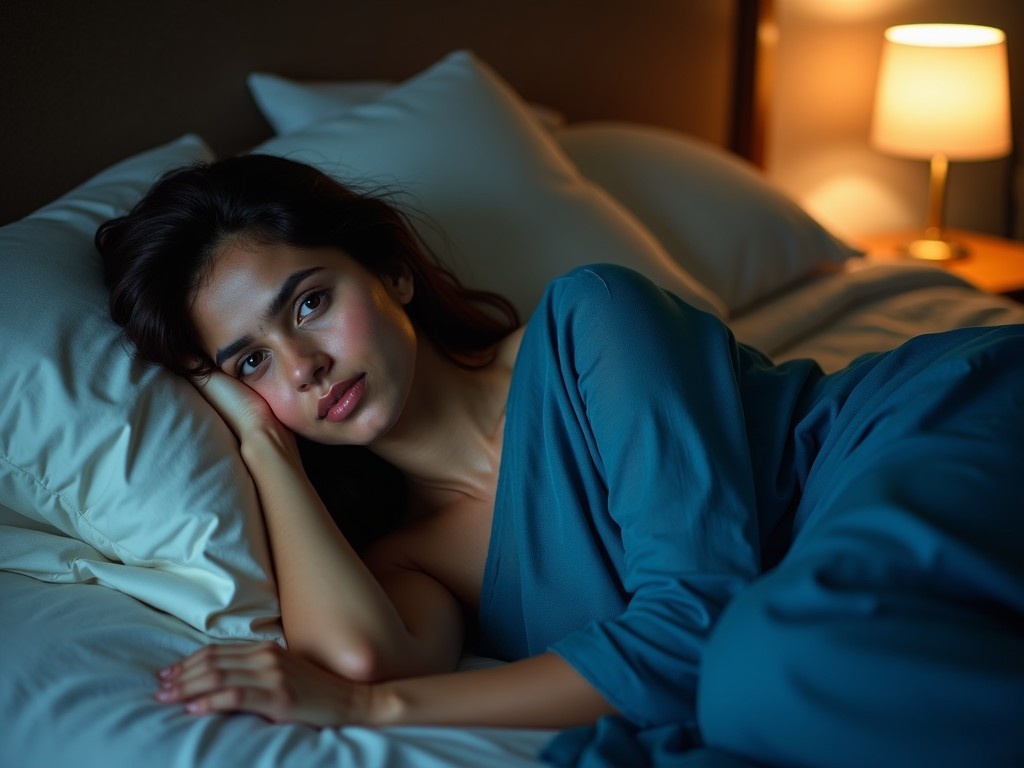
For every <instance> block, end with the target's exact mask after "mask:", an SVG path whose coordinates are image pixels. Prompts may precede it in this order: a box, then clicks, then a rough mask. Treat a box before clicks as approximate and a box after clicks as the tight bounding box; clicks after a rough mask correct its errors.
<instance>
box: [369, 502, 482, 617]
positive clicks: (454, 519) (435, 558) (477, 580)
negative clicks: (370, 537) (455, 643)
mask: <svg viewBox="0 0 1024 768" xmlns="http://www.w3.org/2000/svg"><path fill="white" fill-rule="evenodd" d="M491 519H492V513H491V510H490V509H484V508H482V507H480V506H478V505H474V504H472V503H460V504H451V505H448V506H446V507H444V508H442V509H438V510H433V511H431V512H429V513H425V514H422V515H419V516H416V517H413V518H412V519H411V520H410V521H409V522H407V523H405V524H403V525H401V526H399V527H398V528H396V529H395V530H394V531H392V532H390V533H388V534H386V535H385V536H383V537H381V538H380V539H379V540H377V541H376V542H375V543H374V544H373V545H372V546H371V547H370V548H369V549H368V550H367V552H366V553H365V554H364V556H363V559H364V561H365V562H366V565H367V567H368V568H369V569H370V570H371V571H372V572H373V573H374V575H375V576H377V577H378V578H381V579H383V578H386V577H388V576H389V575H393V574H394V573H395V572H396V571H403V570H404V571H416V572H420V573H423V574H426V575H427V576H430V577H431V578H433V579H434V580H436V581H438V582H440V583H441V584H442V585H444V586H445V587H446V588H447V589H448V590H449V591H450V592H452V594H454V595H455V597H456V598H457V599H458V600H459V602H461V603H463V604H464V605H469V606H472V607H475V606H476V604H477V602H478V601H479V596H480V586H481V584H482V582H483V572H484V564H485V562H486V559H487V547H488V544H489V542H490V532H491Z"/></svg>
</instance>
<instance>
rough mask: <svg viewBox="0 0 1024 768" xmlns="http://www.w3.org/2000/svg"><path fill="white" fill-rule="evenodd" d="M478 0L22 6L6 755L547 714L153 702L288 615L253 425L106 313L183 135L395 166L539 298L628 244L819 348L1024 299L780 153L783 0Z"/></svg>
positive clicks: (747, 330)
mask: <svg viewBox="0 0 1024 768" xmlns="http://www.w3.org/2000/svg"><path fill="white" fill-rule="evenodd" d="M480 5H481V4H471V3H460V2H454V1H449V2H442V3H430V4H417V3H406V2H380V3H373V4H370V3H330V4H329V3H326V2H318V1H317V0H302V1H301V2H296V3H292V4H289V5H288V7H287V8H284V7H281V6H279V4H272V3H269V2H255V3H246V4H241V3H223V4H209V3H206V4H202V5H201V4H199V3H198V2H181V3H176V4H174V5H173V8H172V7H171V6H168V7H167V8H166V9H162V10H158V9H156V8H155V7H154V8H152V9H149V8H142V7H141V6H142V4H129V3H124V2H120V1H118V0H104V1H103V2H98V3H94V4H90V6H89V10H88V12H86V10H85V9H84V6H83V7H80V4H75V3H71V2H63V3H57V4H45V5H44V4H36V5H34V6H30V4H16V6H15V7H12V8H8V9H5V11H4V15H5V16H6V17H8V18H7V23H6V25H5V27H4V29H5V46H4V51H3V53H0V56H2V57H3V64H4V66H3V67H0V73H2V74H0V77H2V78H4V79H3V80H2V81H0V83H2V85H3V89H4V91H3V92H4V95H5V104H7V105H8V107H9V108H10V109H11V111H10V114H16V115H17V119H16V120H5V121H4V123H5V125H3V126H2V127H0V130H2V131H3V132H4V133H3V137H4V141H3V143H2V148H3V152H4V156H5V158H4V159H5V165H6V171H7V176H6V179H7V183H6V184H5V185H3V189H2V190H0V192H2V194H3V195H4V197H3V199H2V200H0V203H2V205H0V221H2V222H3V223H4V226H3V227H2V228H0V253H2V259H3V263H4V267H3V275H4V277H3V279H2V281H0V313H2V316H3V319H2V322H0V338H2V347H3V349H4V352H5V363H4V366H3V369H2V371H0V376H2V382H0V383H2V389H3V391H4V392H5V393H7V395H8V396H7V397H6V398H5V401H4V403H3V404H2V405H0V622H2V623H3V627H4V629H3V631H2V633H0V680H2V681H3V683H2V686H0V721H2V722H3V723H4V725H3V737H2V739H0V764H2V765H5V766H6V765H10V766H18V767H19V768H22V767H26V768H27V767H30V766H46V767H50V766H60V765H72V764H73V765H78V766H92V765H96V766H99V765H104V766H107V765H138V764H146V765H167V766H203V767H207V766H275V767H279V766H319V765H332V766H340V765H351V766H362V765H387V766H398V767H401V766H417V767H420V766H467V767H468V766H482V765H488V766H491V765H494V766H498V765H500V766H529V765H538V764H540V763H539V761H538V758H537V754H538V752H539V750H540V749H541V748H542V747H543V746H544V745H545V744H546V743H547V742H548V741H549V740H550V738H551V737H552V735H553V734H552V733H551V732H547V731H529V730H512V729H475V728H469V729H456V728H427V727H421V728H395V729H386V730H372V729H366V728H356V727H344V728H338V729H328V730H323V731H318V730H315V729H312V728H307V727H304V726H301V725H275V724H271V723H268V722H266V721H263V720H261V719H260V718H258V717H255V716H248V715H238V716H211V717H204V718H193V717H190V716H187V715H186V714H184V713H183V712H182V711H181V710H179V709H176V708H166V707H164V706H162V705H160V704H158V703H157V702H156V701H155V700H154V698H153V693H154V690H155V685H154V674H155V672H156V670H158V669H160V668H162V667H163V666H165V665H166V664H168V663H170V662H171V661H173V660H175V659H177V658H179V657H181V656H183V655H186V654H188V653H189V652H191V651H193V650H195V649H196V648H198V647H199V646H201V645H202V644H204V643H207V642H210V641H211V640H239V639H273V640H281V638H282V635H281V628H280V622H279V615H278V607H277V603H276V595H275V589H274V582H273V572H272V567H271V563H270V557H269V552H268V548H267V544H266V540H265V537H264V533H263V530H262V524H261V518H260V512H259V509H258V505H257V503H256V499H255V492H254V490H253V488H252V484H251V481H250V480H249V478H248V475H247V473H246V472H245V469H244V467H243V465H242V464H241V460H240V458H239V457H238V455H237V450H235V443H234V441H233V438H232V436H231V435H230V433H229V432H228V430H227V428H226V427H225V426H224V425H223V424H222V423H221V422H220V420H219V419H218V418H217V417H216V415H215V414H214V413H213V412H212V410H211V409H210V408H209V407H208V406H207V405H206V404H205V402H204V401H203V400H202V398H201V397H200V396H199V395H198V394H197V393H196V392H195V391H193V390H192V388H191V387H190V386H189V385H188V384H187V383H186V382H184V381H180V380H177V379H175V378H174V377H172V376H170V375H169V374H167V373H165V372H163V371H159V370H154V369H153V368H151V367H149V366H145V365H143V364H141V363H138V362H135V361H133V360H132V358H131V355H130V352H129V350H127V349H126V348H125V346H124V344H123V342H122V341H121V339H120V336H119V332H118V329H117V328H116V327H115V326H114V325H113V324H112V323H111V321H110V320H109V319H108V318H107V315H106V304H105V290H104V288H103V285H102V278H101V274H100V265H99V261H98V255H97V254H96V253H95V251H94V249H93V245H92V236H93V233H94V231H95V228H96V226H97V225H98V224H99V223H101V222H102V221H104V220H106V219H107V218H109V217H112V216H114V215H116V214H117V213H118V212H120V211H123V210H125V209H126V208H127V207H129V206H130V205H131V204H132V203H133V202H134V201H135V200H136V199H138V197H139V196H141V194H142V193H143V192H144V191H145V189H146V188H147V187H148V185H149V184H150V183H151V182H152V181H153V179H154V178H155V177H156V176H157V175H158V174H159V173H160V172H161V171H163V170H165V169H167V168H169V167H173V166H177V165H183V164H187V163H191V162H194V161H196V160H203V159H210V158H212V157H214V156H224V155H228V154H232V153H236V152H243V151H259V152H267V153H272V154H278V155H284V156H287V157H292V158H296V159H301V160H305V161H307V162H311V163H314V164H317V165H319V166H321V167H323V168H325V169H326V170H328V171H329V172H331V173H335V174H338V175H339V176H342V177H344V178H345V179H347V180H350V181H352V182H353V183H358V184H366V185H371V186H380V185H383V186H386V187H388V188H389V189H394V190H395V194H396V195H397V196H398V199H399V200H401V201H402V202H403V204H407V205H408V206H409V209H410V211H414V216H415V217H417V218H416V221H417V222H418V223H419V225H420V234H421V236H422V237H423V238H424V239H425V240H427V241H428V242H429V243H430V244H431V245H432V246H433V247H434V248H435V250H437V251H438V252H439V253H441V255H442V256H443V257H444V258H445V259H446V261H448V263H449V264H450V265H451V266H452V267H453V268H454V269H455V271H456V272H457V273H458V274H459V275H460V276H461V277H462V278H463V279H464V280H465V281H467V282H469V283H471V284H474V285H477V286H480V287H483V288H491V289H495V290H499V291H502V292H503V293H505V294H506V295H508V296H509V297H510V298H511V299H512V300H513V301H514V303H515V304H516V306H517V307H518V308H519V310H520V312H521V313H522V314H523V315H524V316H527V315H528V313H529V310H530V308H531V306H532V305H533V304H534V303H535V302H536V301H537V299H538V297H539V295H540V291H541V289H542V286H543V284H544V283H545V281H546V280H547V279H549V278H551V277H554V276H555V275H557V274H560V273H562V272H564V271H566V270H567V269H570V268H571V267H573V266H575V265H577V264H581V263H585V262H593V261H610V262H616V263H621V264H625V265H627V266H631V267H633V268H635V269H638V270H639V271H641V272H644V273H645V274H647V275H648V276H650V277H652V278H653V279H655V280H656V281H658V282H659V283H660V284H662V285H663V286H664V287H667V288H669V289H671V290H673V291H674V292H676V293H678V294H679V295H681V296H683V297H684V298H686V299H687V300H689V301H691V302H693V303H695V304H697V305H699V306H701V307H703V308H705V309H707V310H708V311H711V312H714V313H716V314H718V315H719V316H720V317H722V318H723V319H724V320H725V321H726V322H727V323H728V324H729V325H730V326H731V328H732V329H733V331H734V333H735V334H736V336H737V338H738V339H739V340H740V341H743V342H747V343H750V344H752V345H754V346H757V347H758V348H760V349H762V350H763V351H765V352H767V353H768V354H770V355H771V356H772V357H774V358H775V359H777V360H786V359H791V358H795V357H808V356H809V357H813V358H815V359H817V360H818V361H819V362H820V363H821V364H822V366H823V367H825V368H826V369H829V370H835V369H838V368H841V367H842V366H844V365H845V364H846V363H847V362H849V361H850V360H852V359H853V358H855V357H856V356H858V355H860V354H862V353H864V352H869V351H875V350H879V349H887V348H891V347H893V346H895V345H896V344H898V343H900V342H901V341H903V340H905V339H907V338H910V337H912V336H914V335H917V334H921V333H927V332H932V331H937V330H942V329H946V328H951V327H960V326H968V325H994V324H1001V323H1020V322H1024V305H1020V304H1018V303H1015V302H1013V301H1011V300H1009V299H1005V298H1001V297H995V296H990V295H986V294H984V293H982V292H980V291H978V290H976V289H974V288H972V287H971V286H969V285H968V284H966V283H964V282H962V281H961V280H959V279H957V278H955V277H954V276H952V275H951V274H949V273H947V272H944V271H943V270H941V269H935V268H931V267H925V266H919V265H914V264H892V263H887V264H873V263H870V262H869V261H867V260H865V259H864V258H863V255H862V254H860V253H859V252H858V251H856V250H855V249H853V248H851V247H849V246H848V245H846V244H844V243H842V242H840V241H839V240H837V239H836V238H835V237H833V236H832V235H831V234H830V233H829V232H827V231H826V230H824V229H823V228H822V227H821V226H820V225H819V224H818V223H817V222H815V221H814V220H813V219H811V218H810V217H809V216H808V215H807V214H806V213H804V212H803V211H802V210H801V209H800V208H799V207H798V206H796V205H795V204H794V203H793V202H792V201H790V200H789V199H788V198H786V197H785V196H784V195H782V194H780V193H779V192H778V191H776V190H775V189H773V188H772V187H771V185H770V184H768V183H767V182H766V181H765V179H764V177H763V176H761V175H760V174H759V172H758V171H757V169H756V162H757V161H758V158H759V156H760V155H759V153H760V150H759V139H758V135H759V131H760V126H761V125H762V124H763V119H764V116H763V113H761V111H760V109H759V108H758V106H757V105H761V106H762V107H763V100H762V99H761V98H760V97H759V96H758V94H759V93H760V90H759V88H758V87H757V83H758V78H757V70H756V68H755V64H756V63H757V61H758V60H759V56H761V57H763V56H764V55H765V52H764V50H763V49H760V52H759V49H757V48H756V47H754V42H755V41H756V40H758V39H759V38H758V35H757V34H756V32H757V27H758V24H759V23H762V24H763V23H765V13H766V8H767V6H768V4H767V3H756V2H738V3H721V2H718V0H707V2H693V3H689V2H688V3H676V2H669V0H664V1H663V2H656V1H655V0H645V1H644V2H640V3H636V4H633V5H631V6H630V9H629V13H628V18H625V17H624V16H623V11H621V10H620V7H621V5H620V4H613V3H611V2H597V3H587V4H576V3H565V4H559V5H558V6H557V7H553V8H552V7H549V5H550V4H545V3H541V2H526V3H517V4H516V5H515V13H514V17H513V14H512V10H511V6H510V7H509V8H508V9H505V10H502V9H499V8H489V9H488V8H482V7H480ZM584 5H585V6H586V8H587V9H588V10H587V15H586V23H581V22H580V18H581V14H582V13H583V11H581V8H583V6H584ZM428 8H429V10H428ZM428 25H429V28H430V29H431V30H436V31H437V34H436V35H433V34H432V35H430V36H428V37H429V39H425V36H423V35H422V34H419V33H420V31H421V30H423V29H424V28H426V27H427V26H428ZM667 30H668V31H667ZM760 39H761V40H762V44H763V40H764V39H766V38H765V37H764V36H761V38H760ZM681 42H682V44H681ZM687 43H689V44H687ZM612 61H614V62H616V66H615V67H612V66H611V64H610V62H612ZM740 155H742V156H743V157H740ZM744 158H745V159H744ZM465 663H466V664H476V663H485V660H479V659H476V658H474V657H472V656H471V655H467V658H466V660H465ZM730 764H732V763H730Z"/></svg>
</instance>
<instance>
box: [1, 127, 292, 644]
mask: <svg viewBox="0 0 1024 768" xmlns="http://www.w3.org/2000/svg"><path fill="white" fill-rule="evenodd" d="M205 159H212V157H211V154H210V151H209V150H208V149H207V147H206V146H205V144H203V142H202V141H201V140H200V139H199V138H198V137H195V136H185V137H182V138H181V139H179V140H178V141H175V142H172V143H170V144H168V145H165V146H162V147H159V148H157V149H153V150H151V151H148V152H144V153H142V154H139V155H136V156H134V157H132V158H130V159H128V160H125V161H123V162H121V163H119V164H117V165H114V166H112V167H110V168H108V169H107V170H105V171H103V172H102V173H100V174H98V175H97V176H95V177H94V178H92V179H90V180H89V181H87V182H85V183H84V184H82V185H81V186H80V187H78V188H76V189H74V190H73V191H71V192H69V193H68V194H66V195H64V196H63V197H61V198H60V199H58V200H57V201H55V202H53V203H51V204H50V205H47V206H46V207H44V208H42V209H40V210H38V211H36V212H35V213H33V214H31V215H29V216H28V217H26V218H24V219H22V220H21V221H17V222H15V223H13V224H9V225H7V226H5V227H3V228H0V259H2V261H3V279H2V280H0V348H2V349H3V352H4V364H3V366H2V367H0V392H3V393H4V397H3V402H2V404H0V568H2V569H3V570H8V571H14V572H17V573H22V574H27V575H30V576H34V577H36V578H39V579H42V580H45V581H52V582H93V583H98V584H103V585H105V586H108V587H112V588H113V589H117V590H120V591H121V592H125V593H127V594H129V595H132V596H133V597H136V598H138V599H139V600H141V601H143V602H146V603H148V604H150V605H152V606H155V607H156V608H159V609H161V610H163V611H166V612H168V613H170V614H173V615H175V616H178V617H179V618H181V619H183V620H184V621H186V622H188V623H189V624H191V625H192V626H194V627H197V628H199V629H201V630H204V631H206V632H208V633H210V634H212V635H215V636H219V637H239V638H240V637H257V636H258V637H272V638H279V637H280V626H279V623H278V622H279V609H278V604H277V597H276V591H275V588H274V583H273V581H272V577H271V569H270V558H269V556H268V548H267V545H266V540H265V534H264V529H263V521H262V516H261V514H260V510H259V506H258V503H257V499H256V494H255V489H254V487H253V485H252V482H251V480H250V478H249V475H248V474H247V472H246V469H245V467H244V465H243V464H242V462H241V460H240V458H239V454H238V450H237V443H236V442H235V440H234V438H233V436H232V435H231V433H230V431H229V430H228V428H227V427H226V426H225V425H224V423H223V422H222V421H221V420H220V418H219V417H217V415H216V413H215V412H214V411H213V410H212V409H211V408H210V407H209V406H208V405H207V404H206V403H205V401H204V400H203V399H202V397H201V396H200V395H199V394H198V393H197V392H196V391H195V390H194V389H193V387H192V386H191V385H190V384H189V383H188V382H186V381H185V380H183V379H180V378H178V377H176V376H173V375H172V374H170V373H167V372H166V371H164V370H163V369H159V368H157V367H156V366H153V365H148V364H144V363H141V362H135V361H134V360H133V358H132V355H131V351H130V349H129V348H128V347H127V345H126V343H125V342H124V341H123V340H122V336H121V329H120V328H118V327H117V326H116V325H115V324H114V323H113V322H112V321H111V320H110V319H109V317H108V314H107V291H106V289H105V287H104V285H103V277H102V266H101V264H100V257H99V254H98V253H97V252H96V250H95V247H94V245H93V237H94V234H95V232H96V228H97V227H98V226H99V225H100V224H101V223H102V222H103V221H105V220H107V219H109V218H111V217H113V216H115V215H118V214H120V213H123V212H125V211H126V210H127V209H128V208H129V207H130V206H132V205H133V204H134V203H135V202H136V201H137V200H138V199H139V198H140V197H141V196H142V195H143V193H144V192H145V191H146V189H148V188H149V186H150V184H151V183H152V182H153V181H154V180H155V179H156V177H157V176H158V175H159V174H160V173H161V172H163V171H164V170H166V169H168V168H170V167H173V166H180V165H184V164H188V163H191V162H194V161H196V160H205Z"/></svg>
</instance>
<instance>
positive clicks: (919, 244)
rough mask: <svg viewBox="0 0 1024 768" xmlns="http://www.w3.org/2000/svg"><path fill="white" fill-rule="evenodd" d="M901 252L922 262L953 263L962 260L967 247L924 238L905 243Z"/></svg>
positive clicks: (946, 241)
mask: <svg viewBox="0 0 1024 768" xmlns="http://www.w3.org/2000/svg"><path fill="white" fill-rule="evenodd" d="M902 252H903V253H904V255H906V256H909V257H911V258H913V259H921V260H922V261H953V260H954V259H962V258H964V257H965V256H966V255H967V247H966V246H964V245H963V244H961V243H954V242H950V241H949V240H940V239H938V238H934V239H932V238H924V239H921V240H912V241H911V242H909V243H907V244H906V245H904V246H903V248H902Z"/></svg>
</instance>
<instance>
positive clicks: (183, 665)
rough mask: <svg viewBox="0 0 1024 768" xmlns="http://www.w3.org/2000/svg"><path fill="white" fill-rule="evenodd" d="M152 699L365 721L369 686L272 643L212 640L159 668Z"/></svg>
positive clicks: (203, 708) (198, 709) (274, 716)
mask: <svg viewBox="0 0 1024 768" xmlns="http://www.w3.org/2000/svg"><path fill="white" fill-rule="evenodd" d="M159 677H160V683H159V686H160V687H159V690H158V691H157V694H156V698H157V700H159V701H161V702H163V703H165V704H184V705H185V709H186V710H187V711H188V712H190V713H193V714H204V713H209V712H235V711H246V712H254V713H256V714H259V715H262V716H264V717H266V718H268V719H270V720H274V721H296V720H297V721H302V722H306V723H310V724H312V725H337V724H341V723H358V722H367V721H368V718H369V710H370V693H371V691H370V686H366V685H358V684H354V683H349V682H347V681H345V680H342V679H341V678H339V677H337V676H336V675H334V674H332V673H330V672H328V671H327V670H325V669H323V668H322V667H320V666H318V665H317V664H314V663H313V662H311V661H310V660H308V659H306V658H305V657H303V656H300V655H298V654H294V653H289V652H288V651H286V650H284V649H283V648H281V647H280V646H278V645H277V644H276V643H249V644H243V645H238V644H234V645H226V644H225V645H214V646H207V647H206V648H203V649H201V650H200V651H197V652H196V653H194V654H192V655H191V656H189V657H188V658H186V659H183V660H182V661H180V662H178V663H177V664H174V665H172V666H171V667H168V668H167V669H165V670H162V671H161V672H160V674H159Z"/></svg>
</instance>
